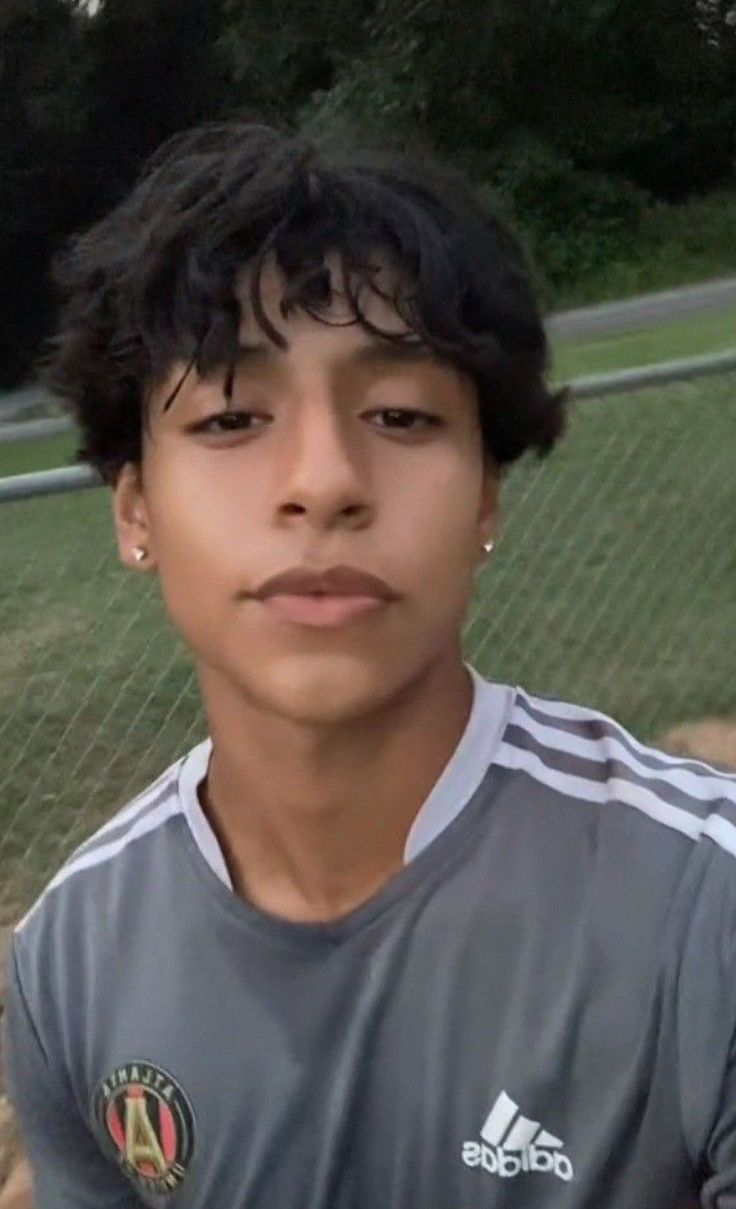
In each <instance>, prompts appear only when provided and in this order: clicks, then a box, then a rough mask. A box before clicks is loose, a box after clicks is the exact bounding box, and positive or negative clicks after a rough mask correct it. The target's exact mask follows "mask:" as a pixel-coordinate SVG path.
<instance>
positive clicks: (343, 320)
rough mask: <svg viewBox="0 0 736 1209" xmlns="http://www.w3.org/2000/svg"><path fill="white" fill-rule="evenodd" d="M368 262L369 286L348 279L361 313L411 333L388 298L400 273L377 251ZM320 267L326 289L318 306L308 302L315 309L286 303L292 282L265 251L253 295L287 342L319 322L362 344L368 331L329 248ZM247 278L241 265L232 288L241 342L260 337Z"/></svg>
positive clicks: (396, 332) (393, 330) (397, 332)
mask: <svg viewBox="0 0 736 1209" xmlns="http://www.w3.org/2000/svg"><path fill="white" fill-rule="evenodd" d="M371 264H372V265H375V272H374V273H373V275H372V278H371V281H372V283H373V286H371V285H370V284H369V283H368V282H367V281H361V279H360V278H357V277H355V278H353V279H352V280H351V282H350V285H351V287H352V290H353V292H354V293H355V294H356V296H357V300H358V303H359V307H360V312H361V314H362V316H363V317H364V318H365V320H366V321H367V322H368V323H369V324H370V325H372V326H374V327H376V328H378V329H379V330H380V331H381V332H386V333H387V334H389V335H392V336H403V335H411V332H412V329H411V328H410V327H409V326H408V324H407V322H406V320H405V319H404V318H402V316H401V315H400V314H399V312H398V310H397V308H396V306H395V305H394V303H393V302H392V299H393V298H394V297H396V296H397V295H401V293H402V292H403V291H405V282H404V281H403V280H402V276H401V274H400V273H399V271H398V270H397V269H396V268H394V267H392V266H391V264H390V263H389V262H388V260H387V258H386V257H385V256H381V255H380V254H379V253H377V254H376V256H375V258H372V260H371ZM323 266H324V269H325V272H326V276H325V281H326V283H328V285H329V289H328V291H327V292H326V296H325V298H324V300H320V301H319V304H318V309H317V307H314V306H313V307H312V309H313V310H314V312H315V314H310V313H309V310H308V309H307V308H306V307H304V306H301V305H299V303H298V302H296V304H293V305H288V304H289V303H290V302H291V300H292V299H293V298H294V288H293V282H291V281H289V280H288V279H287V277H286V276H285V274H284V273H283V271H282V270H281V268H280V267H279V265H278V263H277V261H276V258H275V257H274V256H270V257H269V258H268V259H267V260H266V261H265V263H264V265H263V269H262V271H261V275H260V281H259V283H258V295H259V298H260V302H261V305H262V307H263V310H264V312H265V315H266V317H267V319H268V320H269V322H270V323H271V324H272V325H273V326H274V327H275V328H276V330H277V331H278V332H280V334H281V335H283V336H284V338H285V339H286V340H287V341H291V340H292V339H293V338H298V336H299V334H300V332H302V331H305V332H306V331H314V329H315V327H319V328H322V329H323V331H324V332H325V334H327V333H328V332H330V330H332V331H333V332H334V333H335V336H336V337H337V338H338V339H339V338H340V337H342V339H341V341H340V342H341V343H345V344H347V343H351V344H352V343H354V342H360V343H363V342H364V341H365V340H366V338H369V336H370V333H369V332H367V331H366V330H365V329H364V328H363V327H362V326H361V324H360V323H359V321H358V320H357V317H356V315H355V310H354V308H353V305H352V303H351V301H350V297H349V294H348V288H347V287H348V283H347V281H346V275H345V269H344V266H343V263H342V260H341V258H340V257H339V256H338V255H337V254H336V253H334V252H333V253H328V254H327V255H326V256H325V258H324V261H323ZM253 277H254V269H253V268H252V267H251V266H246V267H245V269H243V270H242V272H241V273H240V275H239V277H238V280H237V284H236V291H235V292H236V296H237V298H238V301H239V302H240V313H241V319H240V332H239V338H240V342H241V343H242V344H246V345H248V344H257V343H261V342H262V341H263V340H264V337H265V333H264V332H263V329H262V328H261V325H260V323H259V321H258V319H257V317H256V316H255V314H254V312H253V307H252V305H251V302H250V290H251V287H252V284H253ZM315 316H316V317H315ZM333 338H334V337H333ZM373 338H374V339H376V337H373Z"/></svg>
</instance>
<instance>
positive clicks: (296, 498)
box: [278, 396, 374, 530]
mask: <svg viewBox="0 0 736 1209" xmlns="http://www.w3.org/2000/svg"><path fill="white" fill-rule="evenodd" d="M354 425H355V419H354V418H350V417H348V416H345V415H341V414H340V409H339V407H338V406H337V405H336V404H335V401H334V400H333V399H332V398H331V397H314V396H313V397H312V398H310V400H309V401H308V402H307V401H305V402H303V404H302V405H301V406H300V407H299V408H298V409H296V415H295V416H294V418H293V422H292V424H291V425H290V433H289V437H288V439H287V440H286V442H285V448H284V456H283V460H282V461H281V464H280V466H279V468H278V483H279V486H278V512H279V515H280V517H281V518H282V519H285V518H288V517H295V516H302V517H304V518H305V519H306V520H307V521H309V522H310V524H311V526H312V527H313V528H315V529H323V530H330V529H333V528H336V527H340V526H345V527H349V528H355V529H359V528H362V527H364V526H365V525H367V524H368V523H369V522H370V519H371V516H372V515H373V510H374V509H373V503H372V501H371V498H370V496H371V493H370V485H369V477H370V476H369V472H368V466H367V459H366V456H365V451H364V450H363V449H362V448H361V445H360V441H359V439H357V435H356V432H355V429H354Z"/></svg>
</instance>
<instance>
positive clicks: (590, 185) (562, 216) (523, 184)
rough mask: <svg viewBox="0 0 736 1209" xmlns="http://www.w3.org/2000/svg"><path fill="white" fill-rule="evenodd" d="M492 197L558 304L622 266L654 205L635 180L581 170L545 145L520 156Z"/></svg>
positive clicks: (496, 181) (488, 190) (500, 170)
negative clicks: (580, 282) (571, 289)
mask: <svg viewBox="0 0 736 1209" xmlns="http://www.w3.org/2000/svg"><path fill="white" fill-rule="evenodd" d="M484 192H485V194H486V196H487V197H488V198H489V199H490V200H491V201H492V202H495V204H496V206H497V207H498V208H499V209H500V210H501V212H502V213H503V214H505V215H506V216H507V217H508V219H509V220H510V221H511V223H512V224H513V225H514V226H515V227H516V229H517V230H518V231H519V233H520V235H521V238H522V240H523V242H524V244H525V246H526V248H527V250H528V252H529V254H530V255H531V257H532V260H533V261H534V262H535V264H536V266H537V270H538V273H539V274H540V277H541V287H542V291H543V293H544V295H545V297H546V298H547V300H548V301H550V302H551V301H553V300H554V299H555V298H556V297H557V295H558V294H559V293H560V292H561V291H564V289H565V287H566V285H567V284H568V283H569V282H570V281H571V280H574V279H578V278H581V277H588V276H595V275H597V274H599V273H602V272H605V269H606V266H607V265H608V264H609V263H610V262H611V261H615V260H617V259H619V258H620V257H621V256H622V254H624V253H625V252H626V251H627V250H628V249H629V248H630V247H631V244H632V241H634V242H635V241H636V238H637V233H638V231H639V230H640V228H641V225H642V222H643V220H644V217H645V215H646V213H647V211H648V208H649V206H650V204H651V201H650V196H649V194H648V193H647V192H646V191H645V190H643V189H640V188H638V187H637V186H636V185H632V184H631V183H630V182H629V181H624V180H619V179H616V178H614V177H610V176H606V175H604V174H603V173H597V172H586V171H581V170H580V169H576V168H575V167H574V166H573V164H572V162H571V161H570V160H568V159H567V158H566V157H564V156H562V155H560V154H558V153H557V152H556V151H555V150H554V149H553V148H550V147H549V146H547V145H545V144H541V143H537V142H527V143H525V144H524V145H523V146H521V147H517V148H516V149H514V151H513V152H511V153H510V154H509V155H508V157H507V158H506V160H505V162H502V163H500V164H499V165H498V167H497V168H496V170H495V172H494V173H493V176H492V180H491V182H490V183H488V184H486V185H485V186H484Z"/></svg>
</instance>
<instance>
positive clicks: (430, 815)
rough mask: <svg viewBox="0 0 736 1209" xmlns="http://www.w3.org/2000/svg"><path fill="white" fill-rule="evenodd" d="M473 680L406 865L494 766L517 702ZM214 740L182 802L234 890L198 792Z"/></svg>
mask: <svg viewBox="0 0 736 1209" xmlns="http://www.w3.org/2000/svg"><path fill="white" fill-rule="evenodd" d="M466 667H467V668H468V671H469V672H470V675H471V676H472V679H473V690H474V691H473V705H472V709H471V711H470V717H469V718H468V723H467V726H466V727H465V730H464V732H463V735H462V738H461V739H460V742H459V743H458V745H457V747H456V748H455V750H454V752H453V753H452V755H451V756H450V759H449V761H448V762H447V764H446V765H445V767H444V769H443V770H442V772H441V774H440V776H439V779H438V780H437V781H436V782H435V785H434V787H433V789H432V790H431V792H430V794H429V796H428V797H427V798H426V799H425V801H424V803H423V804H422V806H421V807H420V808H419V811H418V813H417V815H416V817H415V819H414V822H413V823H412V825H411V828H410V830H409V834H408V836H407V839H406V845H405V847H404V861H405V863H406V864H408V863H409V862H410V861H412V860H414V858H415V857H417V856H418V855H419V853H420V852H421V851H422V850H423V849H424V848H426V847H427V845H428V844H431V843H432V841H433V840H435V839H436V838H437V836H438V835H440V834H441V833H442V832H443V831H444V830H445V828H446V827H447V826H449V824H450V823H451V822H452V821H453V819H455V818H457V816H458V815H459V814H460V812H461V810H462V809H463V807H464V806H465V805H466V804H467V803H468V802H469V801H470V799H471V798H472V797H473V795H474V793H475V792H476V790H477V789H478V787H479V786H480V784H481V782H482V780H483V778H484V776H485V774H486V772H487V771H488V767H489V765H490V764H491V763H492V762H493V759H494V757H495V754H496V751H497V749H498V745H499V743H500V741H501V736H502V735H503V732H504V730H505V729H506V724H507V722H508V719H509V716H510V714H511V709H512V707H513V702H514V691H513V689H511V688H509V687H508V686H507V685H503V684H493V683H491V682H490V681H488V680H484V679H483V677H482V676H480V675H479V674H478V672H476V670H475V668H472V667H471V666H470V664H466ZM211 755H212V740H211V739H205V740H204V741H203V742H202V743H199V744H198V745H197V746H196V747H194V748H192V750H191V751H190V752H189V754H188V755H186V756H184V758H183V760H182V763H181V768H180V772H179V800H180V802H181V805H182V810H183V812H184V817H185V818H186V821H187V824H188V825H189V829H190V831H191V833H192V838H193V839H194V842H195V844H196V845H197V847H198V848H199V851H200V852H201V854H202V856H203V857H204V859H205V860H206V862H207V864H208V865H209V867H210V869H212V871H213V873H214V874H215V875H216V876H217V877H218V878H219V879H220V881H221V882H223V883H224V884H225V885H226V886H227V887H228V889H229V890H232V881H231V879H230V874H229V872H228V868H227V865H226V863H225V857H224V856H223V853H222V849H221V848H220V845H219V843H218V841H217V837H216V836H215V833H214V831H213V830H212V827H211V825H210V822H209V820H208V818H207V816H206V815H205V813H204V811H203V810H202V807H201V805H200V801H199V794H198V788H199V785H200V783H201V782H202V781H203V780H204V778H205V777H206V775H207V770H208V768H209V763H210V757H211Z"/></svg>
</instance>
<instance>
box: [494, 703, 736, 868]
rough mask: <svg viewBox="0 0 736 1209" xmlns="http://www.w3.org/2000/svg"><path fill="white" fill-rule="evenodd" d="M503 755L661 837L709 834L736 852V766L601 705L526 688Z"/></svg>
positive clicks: (536, 778)
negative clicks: (646, 730) (696, 753)
mask: <svg viewBox="0 0 736 1209" xmlns="http://www.w3.org/2000/svg"><path fill="white" fill-rule="evenodd" d="M498 763H499V764H501V765H502V766H504V767H506V768H507V769H511V770H514V771H515V772H517V773H520V774H522V775H523V776H524V777H526V778H528V779H529V780H530V781H531V782H532V783H534V784H535V785H536V786H538V787H539V789H540V791H541V792H542V794H543V795H544V796H545V797H546V794H545V791H551V793H552V794H554V795H555V796H556V797H558V798H559V796H560V795H562V796H563V797H564V798H565V799H566V800H567V801H569V802H570V803H573V804H580V805H581V806H583V807H584V808H587V809H589V810H592V811H595V812H596V813H597V814H598V815H599V816H600V815H601V813H603V814H605V816H606V818H607V819H608V820H610V821H611V823H612V824H614V825H615V824H624V825H627V826H628V827H629V828H633V829H634V830H637V827H638V829H639V830H640V831H641V832H642V834H646V836H647V837H649V838H651V839H652V840H653V841H654V842H656V837H659V839H660V840H662V841H664V840H666V837H667V836H670V837H675V836H677V837H681V838H684V839H685V840H688V841H690V843H691V845H692V844H693V843H695V844H697V843H699V842H700V841H704V840H705V841H708V842H710V843H712V844H714V845H716V846H717V847H718V848H720V849H721V850H722V851H724V852H725V853H727V854H728V855H729V856H730V857H731V858H733V857H736V772H729V771H728V770H725V769H720V768H715V767H712V766H711V765H708V764H706V763H703V762H701V761H698V760H691V759H682V758H679V757H676V756H671V755H668V754H667V753H665V752H663V751H660V750H658V749H657V748H654V747H650V746H647V745H646V744H644V743H641V742H640V741H639V740H637V739H635V738H634V736H633V735H631V734H630V733H629V732H628V731H627V730H626V729H625V728H624V727H623V726H621V725H619V724H618V723H617V722H616V721H614V720H613V719H612V718H609V717H608V716H607V715H605V714H603V713H600V712H598V711H597V710H594V709H590V708H587V707H584V706H579V705H573V704H570V703H568V702H563V701H559V700H556V699H554V698H546V697H537V696H533V695H532V694H530V693H526V692H524V691H523V690H518V691H517V693H516V697H515V702H514V707H513V710H512V712H511V716H510V718H509V724H508V726H507V729H506V732H505V735H504V738H503V742H502V744H501V749H500V751H499V753H498ZM652 824H654V827H652V826H651V825H652ZM734 870H735V871H736V864H734Z"/></svg>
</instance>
